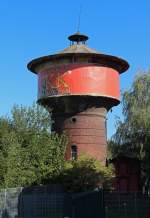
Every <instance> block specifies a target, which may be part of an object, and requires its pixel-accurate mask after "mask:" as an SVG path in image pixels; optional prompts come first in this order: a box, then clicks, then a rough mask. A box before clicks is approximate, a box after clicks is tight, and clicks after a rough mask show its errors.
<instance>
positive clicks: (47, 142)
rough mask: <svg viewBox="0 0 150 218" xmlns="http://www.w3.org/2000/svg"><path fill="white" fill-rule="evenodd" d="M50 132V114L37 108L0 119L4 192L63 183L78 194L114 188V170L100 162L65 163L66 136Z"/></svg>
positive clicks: (20, 109)
mask: <svg viewBox="0 0 150 218" xmlns="http://www.w3.org/2000/svg"><path fill="white" fill-rule="evenodd" d="M50 130H51V119H50V115H49V113H48V112H47V111H45V110H44V109H43V108H41V107H40V106H38V105H36V104H33V105H32V106H31V107H23V106H21V107H19V106H14V107H13V108H12V111H11V116H10V117H1V118H0V188H6V187H7V188H8V187H17V186H22V187H24V186H31V185H40V184H49V183H61V184H63V185H64V187H65V189H66V190H67V191H75V192H77V191H85V190H91V189H94V188H96V187H97V186H100V185H101V186H102V185H103V184H104V183H105V184H107V185H108V184H110V181H111V179H112V176H113V173H112V170H111V169H110V168H106V167H104V166H102V165H101V164H100V163H99V161H96V160H94V159H92V158H89V157H88V158H87V157H86V158H81V159H79V160H77V161H65V151H66V144H67V139H66V136H65V135H58V134H56V133H51V131H50Z"/></svg>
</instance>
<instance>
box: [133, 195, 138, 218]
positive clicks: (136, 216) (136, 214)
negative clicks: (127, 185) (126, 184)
mask: <svg viewBox="0 0 150 218" xmlns="http://www.w3.org/2000/svg"><path fill="white" fill-rule="evenodd" d="M134 208H135V218H138V212H137V194H136V192H135V193H134Z"/></svg>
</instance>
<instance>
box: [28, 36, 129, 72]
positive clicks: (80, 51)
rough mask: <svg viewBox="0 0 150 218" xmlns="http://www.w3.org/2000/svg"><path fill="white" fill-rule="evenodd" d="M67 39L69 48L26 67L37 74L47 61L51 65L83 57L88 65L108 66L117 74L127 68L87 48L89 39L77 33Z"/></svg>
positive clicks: (32, 62)
mask: <svg viewBox="0 0 150 218" xmlns="http://www.w3.org/2000/svg"><path fill="white" fill-rule="evenodd" d="M68 39H69V40H70V46H69V47H67V48H65V49H64V50H62V51H60V52H58V53H56V54H53V55H47V56H44V57H40V58H37V59H34V60H32V61H31V62H30V63H29V64H28V66H27V67H28V69H29V70H30V71H32V72H33V73H37V72H36V67H37V66H39V65H41V64H43V63H46V62H49V61H50V62H51V63H52V62H54V63H56V61H58V60H60V59H63V58H66V57H70V58H72V57H84V58H87V59H88V58H89V59H88V60H90V61H91V62H89V63H98V64H101V65H104V66H109V67H111V68H114V69H116V70H117V71H118V72H119V73H123V72H125V71H126V70H127V69H128V68H129V64H128V62H127V61H125V60H123V59H121V58H118V57H115V56H112V55H107V54H103V53H100V52H98V51H96V50H95V49H92V48H89V47H88V46H87V45H86V41H87V40H88V39H89V37H88V36H86V35H84V34H81V33H79V32H77V33H75V34H73V35H71V36H69V37H68Z"/></svg>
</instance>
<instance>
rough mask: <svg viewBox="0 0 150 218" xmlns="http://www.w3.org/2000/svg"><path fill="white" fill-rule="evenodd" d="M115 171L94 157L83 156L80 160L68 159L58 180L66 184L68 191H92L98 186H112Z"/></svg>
mask: <svg viewBox="0 0 150 218" xmlns="http://www.w3.org/2000/svg"><path fill="white" fill-rule="evenodd" d="M113 177H114V171H113V168H112V167H111V166H109V167H105V166H104V165H102V164H101V163H100V161H98V160H95V159H93V158H92V157H87V156H81V157H80V158H79V159H78V160H75V161H67V162H66V163H65V167H64V171H63V172H62V174H60V175H59V176H58V177H57V178H56V181H58V182H61V183H62V184H63V185H64V188H65V190H67V191H68V192H84V191H90V190H93V189H95V188H97V187H99V188H102V187H104V188H107V189H108V188H111V187H112V181H113Z"/></svg>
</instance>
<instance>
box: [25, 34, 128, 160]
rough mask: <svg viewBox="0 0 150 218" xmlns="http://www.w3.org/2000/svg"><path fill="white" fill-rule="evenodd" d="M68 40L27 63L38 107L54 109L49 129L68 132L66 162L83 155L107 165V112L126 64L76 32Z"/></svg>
mask: <svg viewBox="0 0 150 218" xmlns="http://www.w3.org/2000/svg"><path fill="white" fill-rule="evenodd" d="M68 39H69V40H70V46H69V47H68V48H66V49H64V50H63V51H61V52H59V53H56V54H53V55H48V56H44V57H40V58H37V59H35V60H32V61H31V62H30V63H29V64H28V69H29V70H30V71H32V72H33V73H35V74H37V76H38V103H39V104H41V105H44V106H45V107H46V108H48V110H49V111H52V117H53V120H54V125H53V130H54V131H56V132H58V133H61V132H65V133H66V134H67V136H68V139H69V144H68V147H67V151H66V159H76V158H77V157H78V156H80V155H81V154H87V155H89V156H92V157H95V158H96V159H98V160H100V161H101V162H105V159H106V149H107V142H106V114H107V112H108V111H109V110H110V108H112V107H113V106H116V105H118V104H119V102H120V101H119V98H120V83H119V77H120V74H121V73H123V72H125V71H126V70H127V69H128V68H129V64H128V63H127V62H126V61H125V60H123V59H121V58H118V57H115V56H111V55H106V54H103V53H99V52H97V51H96V50H94V49H91V48H89V47H88V46H87V45H86V41H87V40H88V36H86V35H83V34H80V33H79V32H77V33H75V34H73V35H71V36H69V37H68Z"/></svg>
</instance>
